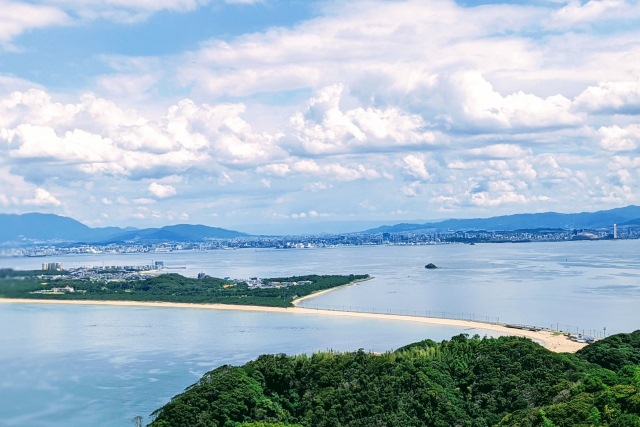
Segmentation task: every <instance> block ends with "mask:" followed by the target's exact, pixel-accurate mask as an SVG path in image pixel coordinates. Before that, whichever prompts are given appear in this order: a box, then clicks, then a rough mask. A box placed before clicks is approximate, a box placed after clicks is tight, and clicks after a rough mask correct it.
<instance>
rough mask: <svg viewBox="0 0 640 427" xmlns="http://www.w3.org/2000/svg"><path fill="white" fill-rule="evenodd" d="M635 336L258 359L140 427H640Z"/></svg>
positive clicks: (193, 390) (200, 386)
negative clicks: (567, 343) (575, 346)
mask: <svg viewBox="0 0 640 427" xmlns="http://www.w3.org/2000/svg"><path fill="white" fill-rule="evenodd" d="M638 337H640V331H637V332H634V333H633V334H623V335H618V336H613V337H609V338H607V339H605V340H602V341H600V342H598V343H597V344H594V345H593V346H589V347H587V348H585V349H583V350H581V351H580V352H579V353H577V354H575V355H574V354H556V353H552V352H550V351H548V350H546V349H544V348H543V347H541V346H539V345H538V344H535V343H533V342H531V341H530V340H527V339H524V338H515V337H502V338H497V339H481V338H480V337H473V338H468V337H467V336H465V335H460V336H457V337H454V338H452V339H451V340H450V341H443V342H442V343H435V342H433V341H431V340H425V341H422V342H419V343H415V344H411V345H408V346H406V347H403V348H400V349H398V350H396V351H395V352H390V353H385V354H371V353H367V352H364V351H362V350H359V351H356V352H351V353H334V352H323V353H316V354H314V355H312V356H306V355H299V356H285V355H282V354H280V355H265V356H260V357H259V358H258V359H256V360H255V361H252V362H249V363H247V364H246V365H244V366H242V367H230V366H223V367H220V368H218V369H216V370H214V371H211V372H209V373H207V374H206V375H205V376H204V377H203V378H202V379H201V380H200V381H199V382H198V383H197V384H195V385H193V386H191V387H190V388H189V389H187V391H185V392H184V393H182V394H180V395H178V396H176V397H174V398H173V399H172V400H171V402H169V403H168V404H166V405H165V406H164V407H162V408H160V409H159V410H157V411H156V412H155V413H154V415H155V416H156V418H155V421H154V422H153V423H152V424H151V425H152V426H154V427H158V426H162V427H166V426H199V425H202V426H205V425H206V426H219V427H222V426H224V427H249V426H253V427H266V426H271V427H275V426H304V427H323V426H324V427H329V426H350V427H368V426H388V427H409V426H442V427H445V426H468V427H484V426H492V425H497V426H557V427H564V426H567V427H568V426H640V366H639V365H638V363H637V360H636V356H637V352H638V351H639V350H640V340H638ZM609 368H615V370H612V369H609Z"/></svg>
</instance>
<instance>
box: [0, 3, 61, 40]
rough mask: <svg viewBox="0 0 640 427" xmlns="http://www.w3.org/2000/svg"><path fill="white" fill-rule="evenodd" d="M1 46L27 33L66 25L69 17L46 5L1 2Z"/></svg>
mask: <svg viewBox="0 0 640 427" xmlns="http://www.w3.org/2000/svg"><path fill="white" fill-rule="evenodd" d="M0 9H1V10H2V13H1V14H0V46H3V45H4V47H5V48H6V47H10V45H9V44H8V43H9V42H10V41H11V40H12V39H14V38H15V37H17V36H19V35H21V34H23V33H25V32H26V31H29V30H33V29H36V28H44V27H48V26H52V25H66V24H68V23H69V22H70V19H69V16H68V15H67V14H66V13H65V12H64V11H62V10H60V9H58V8H56V7H51V6H45V5H34V4H29V3H24V2H17V1H10V0H0Z"/></svg>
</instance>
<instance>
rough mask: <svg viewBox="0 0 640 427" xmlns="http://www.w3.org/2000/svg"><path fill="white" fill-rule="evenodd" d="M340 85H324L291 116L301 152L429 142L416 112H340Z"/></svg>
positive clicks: (430, 136)
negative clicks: (305, 106)
mask: <svg viewBox="0 0 640 427" xmlns="http://www.w3.org/2000/svg"><path fill="white" fill-rule="evenodd" d="M343 90H344V88H343V86H342V85H333V86H329V87H326V88H324V89H322V90H321V91H319V92H318V94H317V96H316V97H314V98H312V99H311V101H310V102H309V106H308V108H307V110H306V111H305V113H298V114H296V115H295V116H293V117H292V118H291V124H292V126H293V129H294V138H295V142H296V145H298V146H299V147H300V148H301V149H302V150H303V151H304V152H307V153H310V154H338V153H347V152H352V151H358V150H367V151H374V150H389V149H397V148H398V147H407V146H409V147H410V146H414V147H415V146H425V145H430V144H433V143H434V141H435V139H436V138H435V135H434V134H433V133H432V132H430V131H428V130H426V129H425V123H424V121H423V120H422V118H421V117H420V116H418V115H411V114H406V113H402V112H401V111H399V110H398V109H396V108H388V109H384V110H382V109H375V108H355V109H352V110H347V111H345V112H343V111H342V110H341V109H340V99H341V97H342V93H343Z"/></svg>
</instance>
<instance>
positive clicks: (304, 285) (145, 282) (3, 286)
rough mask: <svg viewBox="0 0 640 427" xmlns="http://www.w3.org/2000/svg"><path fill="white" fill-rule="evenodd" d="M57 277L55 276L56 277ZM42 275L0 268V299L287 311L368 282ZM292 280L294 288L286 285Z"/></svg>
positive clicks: (312, 278) (323, 278) (354, 277)
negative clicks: (255, 283)
mask: <svg viewBox="0 0 640 427" xmlns="http://www.w3.org/2000/svg"><path fill="white" fill-rule="evenodd" d="M56 276H57V277H56ZM56 276H52V277H51V276H49V275H47V276H44V278H43V276H42V272H41V271H40V272H39V271H29V272H26V271H23V272H16V271H13V270H0V297H4V298H29V299H57V300H110V301H163V302H186V303H219V304H244V305H261V306H269V307H290V306H291V305H292V301H293V300H294V299H296V298H299V297H303V296H306V295H310V294H313V293H316V292H319V291H323V290H326V289H331V288H335V287H337V286H342V285H346V284H348V283H352V282H354V281H357V280H363V279H366V278H368V277H369V276H368V275H353V274H352V275H349V276H339V275H330V276H329V275H325V276H319V275H309V276H294V277H283V278H272V279H263V282H264V283H265V284H267V285H268V284H269V283H272V282H280V284H281V285H282V286H281V287H264V288H250V287H249V286H248V285H247V283H245V282H240V283H236V282H233V281H230V280H223V279H218V278H215V277H205V278H203V279H193V278H188V277H184V276H181V275H179V274H163V275H161V276H157V277H152V278H148V279H141V280H95V279H65V278H63V277H62V276H61V274H60V273H57V274H56ZM293 282H296V283H298V284H296V285H290V284H291V283H293ZM66 286H69V287H71V288H73V290H74V292H60V293H33V292H34V291H40V292H41V291H47V292H49V291H51V290H53V289H54V288H64V287H66Z"/></svg>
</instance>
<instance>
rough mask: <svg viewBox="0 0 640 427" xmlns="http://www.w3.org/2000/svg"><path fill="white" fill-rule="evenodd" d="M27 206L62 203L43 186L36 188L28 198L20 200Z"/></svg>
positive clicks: (57, 204) (45, 205)
mask: <svg viewBox="0 0 640 427" xmlns="http://www.w3.org/2000/svg"><path fill="white" fill-rule="evenodd" d="M22 203H23V204H24V205H27V206H37V207H47V206H60V205H62V203H61V202H60V200H58V199H56V198H55V197H54V196H53V195H52V194H51V193H49V192H48V191H47V190H45V189H44V188H37V189H36V191H35V194H34V195H33V197H32V198H30V199H25V200H23V202H22Z"/></svg>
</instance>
